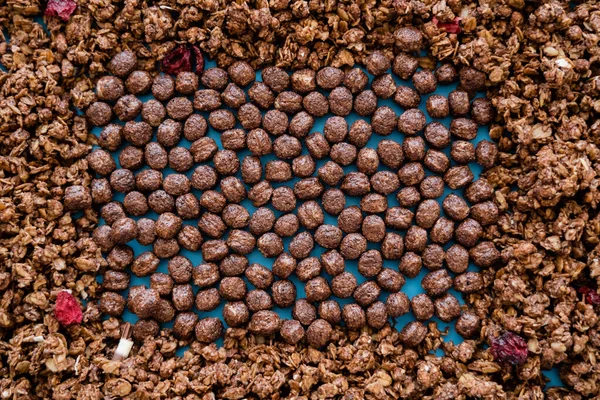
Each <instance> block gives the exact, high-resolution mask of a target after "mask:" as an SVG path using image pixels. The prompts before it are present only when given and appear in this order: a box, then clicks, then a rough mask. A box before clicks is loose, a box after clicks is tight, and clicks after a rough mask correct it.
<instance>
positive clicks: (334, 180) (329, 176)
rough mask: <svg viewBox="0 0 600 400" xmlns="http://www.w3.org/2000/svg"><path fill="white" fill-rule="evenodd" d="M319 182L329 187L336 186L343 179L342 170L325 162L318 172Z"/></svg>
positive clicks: (333, 163)
mask: <svg viewBox="0 0 600 400" xmlns="http://www.w3.org/2000/svg"><path fill="white" fill-rule="evenodd" d="M318 176H319V179H320V180H321V182H323V183H324V184H326V185H330V186H337V185H338V184H339V183H340V181H341V180H342V178H343V177H344V169H343V168H342V167H341V166H340V165H339V164H337V163H335V162H333V161H327V162H326V163H325V164H324V165H323V166H322V167H321V168H319V170H318Z"/></svg>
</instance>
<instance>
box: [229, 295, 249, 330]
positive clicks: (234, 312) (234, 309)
mask: <svg viewBox="0 0 600 400" xmlns="http://www.w3.org/2000/svg"><path fill="white" fill-rule="evenodd" d="M223 319H224V320H225V323H226V324H227V325H229V326H232V327H236V326H241V325H244V324H246V323H247V322H248V320H249V319H250V311H249V310H248V306H246V304H244V302H242V301H234V302H231V303H226V304H225V306H224V307H223Z"/></svg>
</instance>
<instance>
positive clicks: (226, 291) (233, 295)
mask: <svg viewBox="0 0 600 400" xmlns="http://www.w3.org/2000/svg"><path fill="white" fill-rule="evenodd" d="M246 292H247V288H246V282H244V280H243V279H242V278H240V277H237V276H226V277H223V278H221V281H220V282H219V294H220V295H221V297H222V298H224V299H225V300H229V301H235V300H242V299H244V297H246Z"/></svg>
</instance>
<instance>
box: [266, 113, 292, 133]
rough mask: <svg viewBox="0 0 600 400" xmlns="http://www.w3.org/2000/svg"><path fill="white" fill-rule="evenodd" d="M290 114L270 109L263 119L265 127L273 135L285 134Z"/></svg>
mask: <svg viewBox="0 0 600 400" xmlns="http://www.w3.org/2000/svg"><path fill="white" fill-rule="evenodd" d="M288 125H289V121H288V116H287V115H286V114H285V113H284V112H282V111H279V110H269V111H267V112H266V113H265V115H264V117H263V119H262V126H263V128H264V129H265V130H266V131H267V132H269V133H270V134H271V135H275V136H279V135H283V134H284V133H285V132H286V131H287V129H288Z"/></svg>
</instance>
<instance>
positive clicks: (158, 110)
mask: <svg viewBox="0 0 600 400" xmlns="http://www.w3.org/2000/svg"><path fill="white" fill-rule="evenodd" d="M166 116H167V110H166V109H165V106H163V105H162V103H161V102H160V101H158V100H155V99H150V100H148V101H147V102H145V103H144V104H143V105H142V121H144V122H145V123H147V124H148V125H150V126H151V127H153V128H155V127H157V126H159V125H160V124H161V123H162V122H163V121H164V119H165V117H166Z"/></svg>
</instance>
